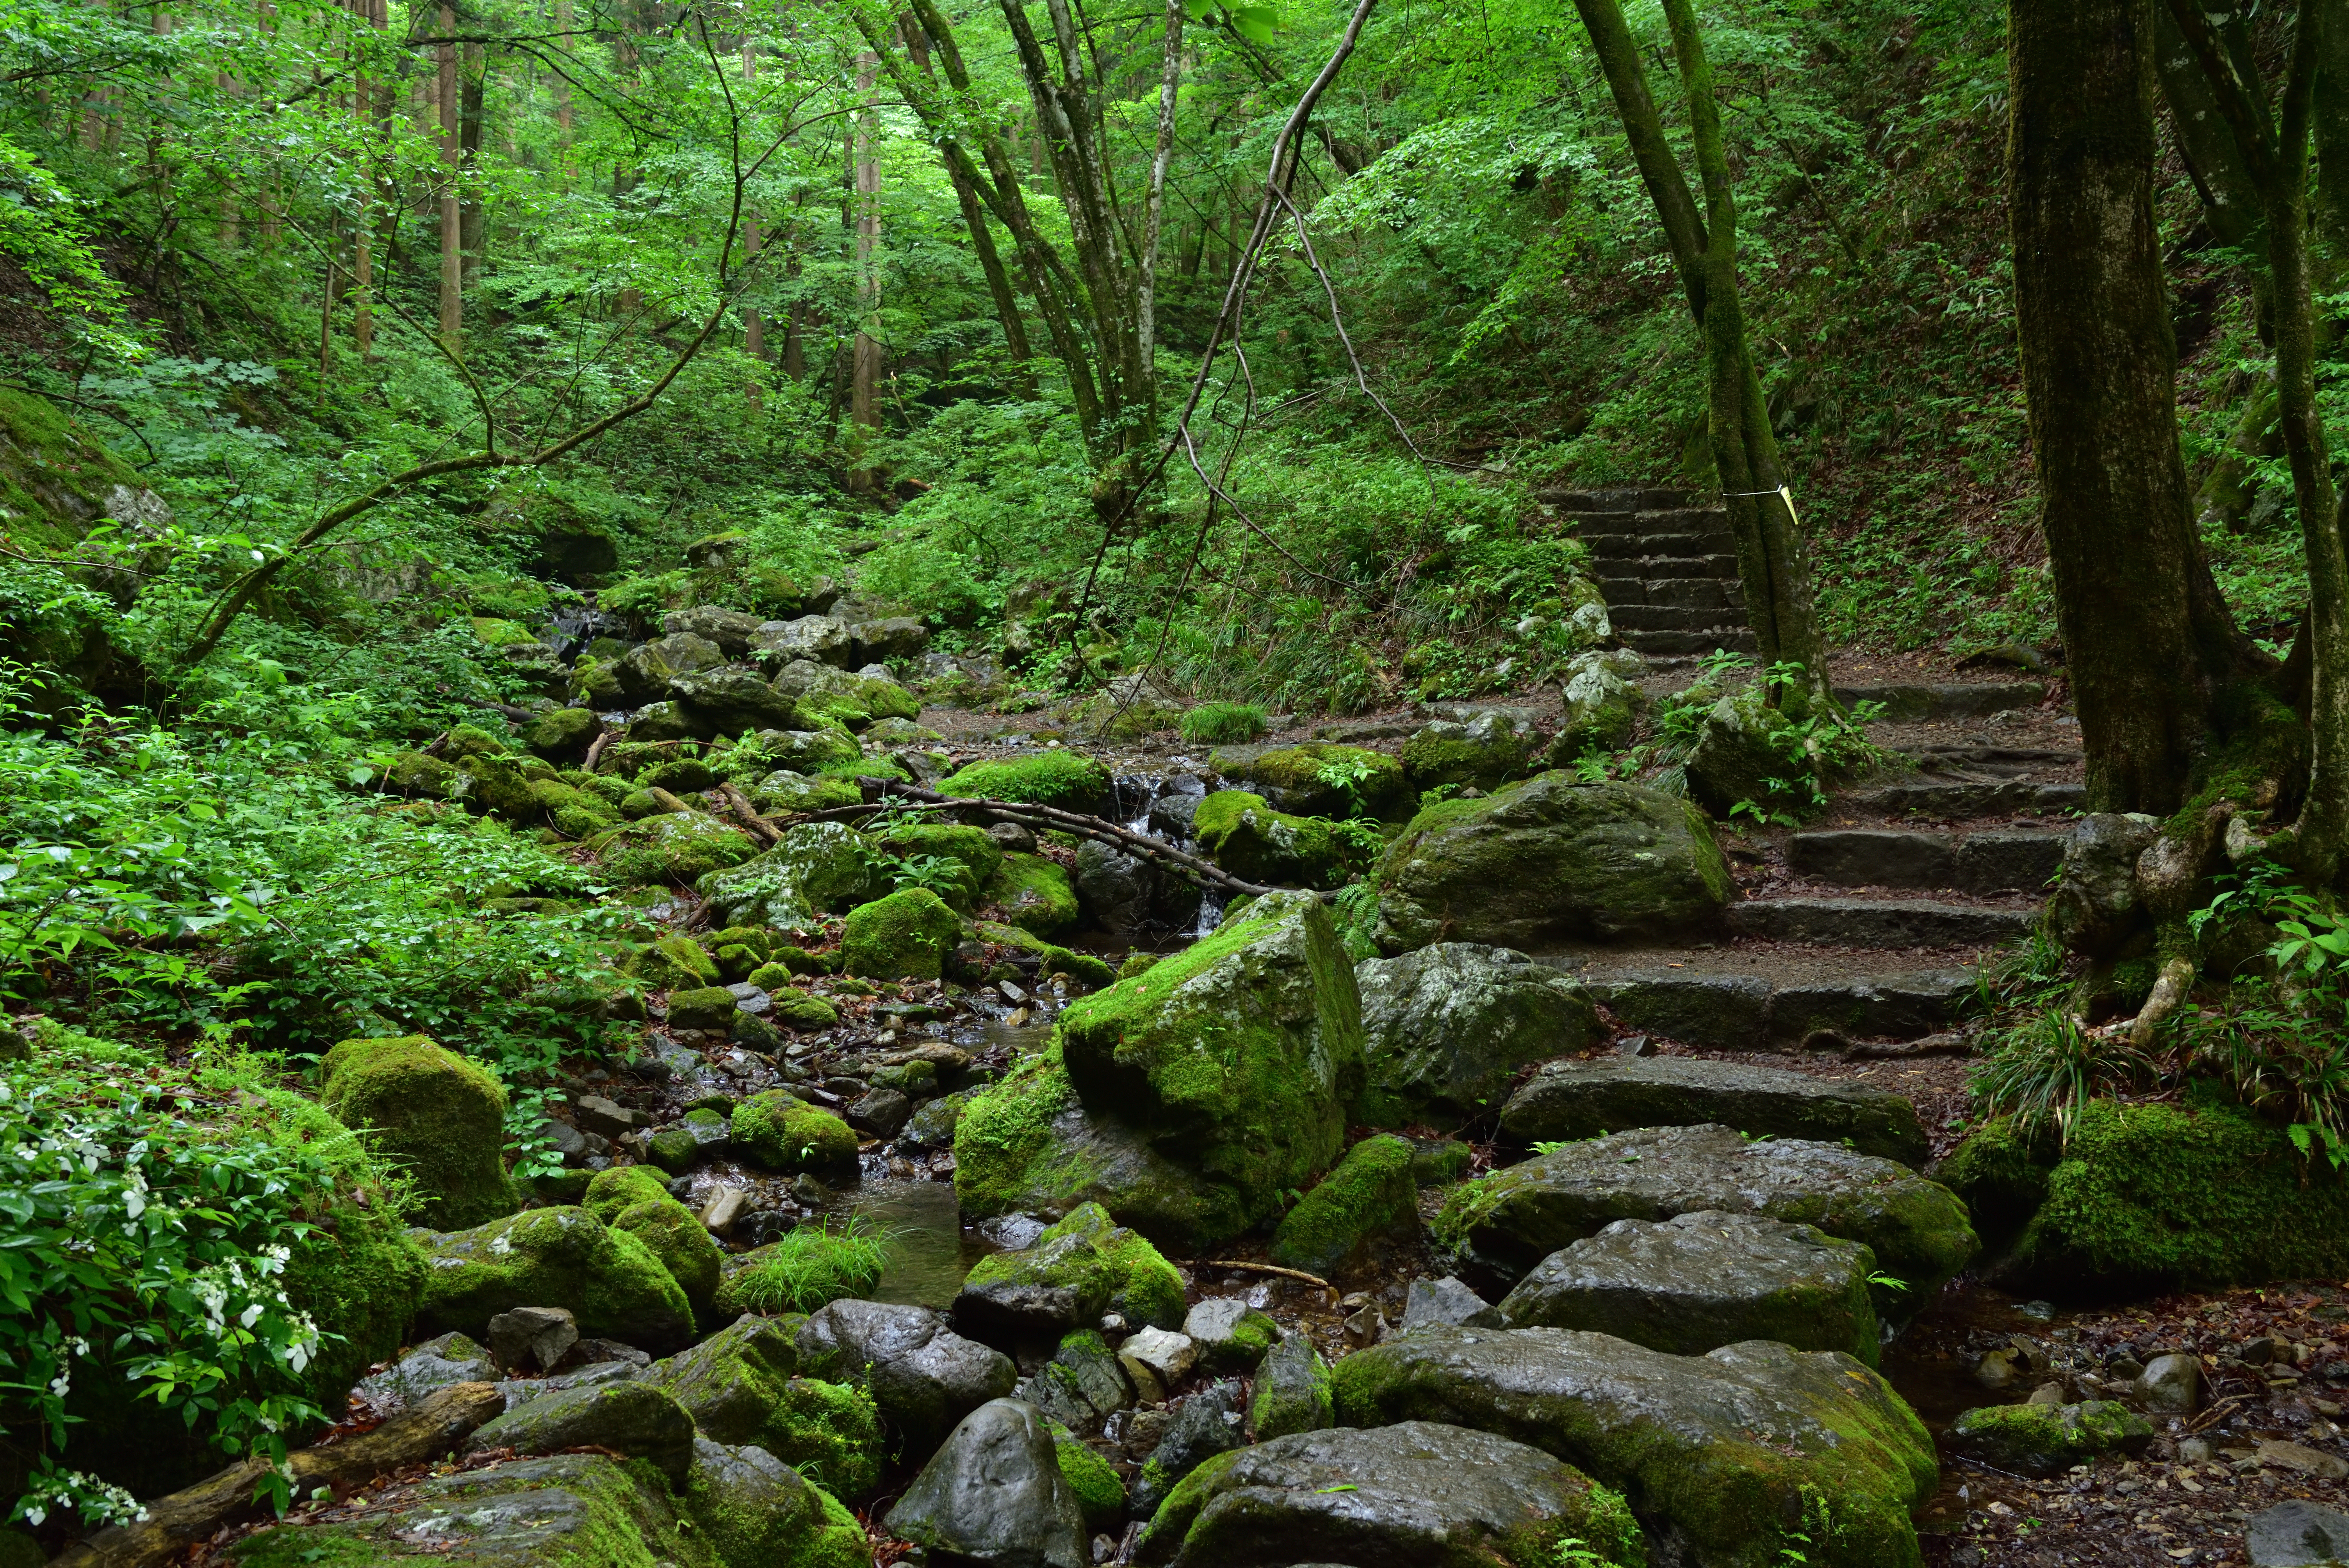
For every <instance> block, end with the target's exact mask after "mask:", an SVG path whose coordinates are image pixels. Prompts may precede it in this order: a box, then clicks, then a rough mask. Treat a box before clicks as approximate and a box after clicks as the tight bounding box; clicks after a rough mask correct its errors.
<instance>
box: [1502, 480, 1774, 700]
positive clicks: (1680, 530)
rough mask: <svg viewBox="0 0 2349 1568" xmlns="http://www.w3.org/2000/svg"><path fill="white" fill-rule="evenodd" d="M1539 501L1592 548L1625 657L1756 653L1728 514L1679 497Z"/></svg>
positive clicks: (1595, 495)
mask: <svg viewBox="0 0 2349 1568" xmlns="http://www.w3.org/2000/svg"><path fill="white" fill-rule="evenodd" d="M1537 499H1538V500H1541V501H1543V502H1544V503H1545V504H1547V505H1548V506H1550V507H1552V508H1554V509H1556V510H1557V511H1558V512H1559V513H1561V514H1562V515H1563V517H1564V519H1565V520H1566V521H1567V522H1568V524H1569V525H1570V526H1571V527H1572V529H1573V531H1574V533H1575V536H1576V537H1577V538H1578V539H1580V540H1582V541H1583V542H1585V543H1587V544H1588V545H1589V546H1590V569H1591V573H1592V575H1593V577H1594V578H1595V579H1596V580H1597V582H1598V583H1599V592H1600V593H1603V594H1605V595H1606V598H1607V614H1608V617H1609V619H1610V620H1612V621H1613V622H1614V624H1615V634H1616V635H1617V636H1618V637H1619V639H1620V640H1621V641H1622V644H1623V645H1624V646H1625V647H1627V648H1636V649H1638V650H1639V651H1640V653H1641V654H1644V655H1647V656H1648V657H1649V658H1651V659H1676V658H1687V657H1693V656H1699V655H1704V654H1709V653H1712V652H1713V650H1715V649H1716V648H1724V649H1727V650H1729V651H1730V652H1732V653H1740V654H1751V653H1753V652H1754V634H1753V633H1752V632H1751V631H1749V630H1748V629H1747V628H1746V625H1745V598H1744V593H1743V591H1742V590H1741V589H1740V588H1739V586H1738V581H1737V546H1736V544H1735V542H1733V540H1732V539H1731V538H1730V533H1729V514H1728V513H1727V512H1725V511H1718V510H1708V509H1706V508H1702V507H1700V506H1698V505H1697V504H1696V501H1695V500H1694V498H1693V497H1691V496H1688V495H1686V494H1683V493H1682V492H1681V491H1679V490H1544V491H1542V492H1541V493H1540V495H1539V496H1538V497H1537Z"/></svg>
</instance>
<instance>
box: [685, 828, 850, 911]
mask: <svg viewBox="0 0 2349 1568" xmlns="http://www.w3.org/2000/svg"><path fill="white" fill-rule="evenodd" d="M886 885H887V884H886V883H885V882H883V881H882V880H881V879H880V878H879V877H878V876H877V875H876V874H875V872H874V867H873V855H872V851H871V848H870V846H869V845H867V844H866V843H865V841H864V840H863V839H862V838H860V837H858V836H857V834H856V833H854V831H852V830H850V829H848V828H846V827H844V826H843V825H842V824H841V823H838V822H802V823H801V824H800V825H799V826H798V827H796V828H793V829H792V830H789V831H787V832H786V833H784V834H783V837H782V840H781V842H779V843H777V844H776V845H775V847H774V848H773V849H771V850H769V851H767V852H766V853H764V854H762V855H760V856H758V857H757V858H755V859H753V860H749V861H743V862H742V863H741V864H740V865H738V866H734V867H732V868H731V869H730V870H726V871H721V872H716V873H714V874H712V875H710V876H708V877H705V878H703V879H702V882H701V884H700V892H701V895H702V897H703V898H705V899H707V900H708V901H709V910H710V913H711V914H712V915H713V916H714V917H715V918H716V920H717V921H719V922H722V923H725V924H727V925H769V926H772V927H774V928H775V929H776V930H778V931H784V932H791V933H794V934H803V933H808V932H812V931H815V930H818V929H819V928H821V926H822V924H823V919H822V917H823V915H825V914H827V913H839V912H841V911H843V910H847V909H851V908H854V906H855V905H857V904H860V903H864V901H865V900H867V899H870V898H873V897H874V896H875V895H876V894H878V893H880V892H883V891H885V888H886Z"/></svg>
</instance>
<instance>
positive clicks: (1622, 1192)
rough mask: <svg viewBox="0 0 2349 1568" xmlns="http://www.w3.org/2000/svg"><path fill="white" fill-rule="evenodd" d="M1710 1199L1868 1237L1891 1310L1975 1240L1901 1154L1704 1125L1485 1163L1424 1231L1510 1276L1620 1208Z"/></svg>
mask: <svg viewBox="0 0 2349 1568" xmlns="http://www.w3.org/2000/svg"><path fill="white" fill-rule="evenodd" d="M1708 1209H1719V1210H1723V1211H1725V1212H1732V1213H1749V1214H1764V1215H1767V1216H1769V1217H1770V1218H1772V1219H1774V1220H1785V1221H1789V1222H1795V1223H1800V1224H1806V1225H1816V1226H1817V1227H1818V1228H1819V1229H1820V1230H1822V1231H1825V1232H1826V1233H1827V1234H1828V1235H1831V1236H1840V1237H1842V1238H1843V1239H1845V1240H1846V1241H1854V1242H1862V1243H1866V1244H1867V1245H1868V1247H1869V1248H1871V1249H1872V1250H1873V1251H1874V1252H1875V1253H1876V1261H1877V1264H1878V1266H1879V1267H1881V1268H1883V1269H1885V1270H1887V1271H1889V1274H1890V1275H1891V1276H1892V1277H1893V1278H1895V1279H1898V1280H1899V1281H1900V1282H1901V1284H1900V1285H1899V1287H1895V1286H1893V1285H1889V1284H1888V1285H1885V1286H1882V1287H1881V1288H1882V1290H1883V1291H1884V1293H1885V1294H1883V1295H1879V1296H1878V1307H1879V1310H1883V1311H1886V1312H1887V1313H1888V1315H1891V1316H1894V1317H1896V1318H1905V1317H1907V1316H1909V1315H1913V1314H1914V1313H1915V1312H1916V1311H1917V1310H1918V1309H1919V1308H1920V1307H1921V1306H1922V1305H1924V1304H1926V1303H1929V1302H1930V1301H1931V1300H1932V1299H1933V1297H1934V1296H1935V1295H1936V1294H1938V1293H1939V1292H1940V1288H1941V1286H1942V1284H1945V1283H1946V1282H1947V1281H1949V1280H1950V1279H1951V1278H1952V1277H1953V1276H1955V1275H1956V1274H1957V1272H1958V1271H1959V1270H1960V1269H1962V1268H1964V1267H1965V1266H1966V1264H1968V1263H1970V1262H1971V1261H1972V1259H1973V1255H1974V1253H1975V1252H1976V1251H1977V1250H1979V1246H1980V1243H1979V1242H1978V1241H1977V1240H1976V1238H1975V1235H1974V1232H1973V1226H1972V1225H1971V1222H1969V1220H1968V1216H1967V1213H1966V1206H1965V1205H1964V1204H1963V1203H1961V1202H1959V1201H1958V1199H1957V1197H1956V1195H1955V1194H1953V1193H1952V1192H1951V1191H1950V1190H1949V1189H1948V1188H1946V1187H1943V1186H1940V1184H1938V1183H1936V1182H1932V1181H1926V1180H1925V1179H1924V1178H1923V1177H1921V1176H1920V1175H1918V1174H1917V1173H1916V1172H1914V1171H1910V1170H1909V1169H1907V1168H1906V1167H1905V1166H1901V1165H1897V1164H1895V1163H1894V1162H1893V1161H1889V1160H1879V1159H1878V1158H1876V1157H1875V1156H1873V1155H1868V1154H1861V1153H1858V1152H1857V1151H1856V1150H1849V1149H1846V1148H1843V1147H1842V1146H1841V1145H1839V1144H1832V1143H1806V1142H1801V1141H1797V1140H1791V1139H1774V1140H1764V1141H1758V1142H1750V1141H1748V1140H1745V1139H1744V1138H1742V1137H1740V1136H1739V1135H1738V1134H1737V1133H1736V1132H1735V1131H1734V1130H1732V1129H1730V1128H1726V1127H1711V1126H1708V1127H1669V1128H1648V1129H1642V1130H1639V1131H1636V1132H1619V1133H1614V1134H1612V1135H1610V1136H1609V1137H1605V1138H1594V1139H1589V1140H1586V1141H1583V1142H1580V1143H1569V1144H1568V1145H1567V1146H1566V1147H1565V1148H1563V1149H1560V1150H1557V1151H1555V1152H1553V1153H1549V1154H1545V1155H1541V1156H1539V1157H1537V1158H1536V1159H1533V1160H1528V1161H1526V1162H1525V1163H1524V1164H1522V1165H1512V1166H1510V1167H1509V1168H1508V1169H1506V1170H1505V1171H1495V1172H1494V1173H1493V1174H1492V1175H1490V1176H1486V1177H1484V1178H1482V1179H1481V1180H1479V1181H1472V1182H1470V1183H1468V1184H1467V1185H1466V1186H1464V1187H1462V1188H1461V1189H1460V1190H1459V1191H1456V1192H1455V1193H1454V1194H1453V1196H1452V1198H1451V1200H1450V1202H1447V1203H1446V1204H1445V1205H1444V1212H1443V1214H1442V1215H1441V1216H1440V1217H1439V1218H1438V1220H1437V1222H1436V1226H1435V1231H1436V1235H1437V1237H1438V1239H1439V1240H1441V1241H1443V1242H1445V1243H1450V1244H1453V1245H1456V1246H1458V1247H1460V1248H1462V1249H1463V1251H1464V1253H1466V1254H1467V1256H1468V1257H1469V1259H1470V1260H1471V1261H1472V1262H1473V1263H1474V1264H1476V1265H1478V1266H1480V1267H1482V1268H1483V1269H1485V1270H1486V1271H1488V1272H1490V1273H1491V1274H1495V1275H1497V1276H1499V1277H1502V1278H1506V1279H1512V1280H1514V1279H1516V1277H1518V1276H1520V1275H1522V1274H1525V1273H1526V1271H1527V1270H1529V1269H1531V1268H1532V1267H1533V1265H1534V1264H1537V1263H1539V1262H1540V1261H1541V1260H1542V1259H1543V1258H1546V1257H1547V1256H1548V1255H1549V1254H1550V1253H1554V1252H1556V1251H1557V1250H1558V1249H1559V1248H1560V1247H1563V1246H1566V1245H1568V1243H1573V1242H1578V1241H1580V1240H1581V1239H1582V1238H1584V1237H1585V1236H1594V1235H1597V1234H1598V1233H1599V1232H1600V1231H1602V1230H1604V1229H1605V1228H1606V1227H1607V1226H1609V1225H1610V1224H1613V1223H1614V1222H1616V1221H1618V1220H1669V1219H1671V1218H1672V1217H1673V1216H1674V1215H1676V1214H1687V1213H1693V1212H1698V1211H1700V1210H1708Z"/></svg>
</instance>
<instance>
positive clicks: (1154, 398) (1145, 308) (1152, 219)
mask: <svg viewBox="0 0 2349 1568" xmlns="http://www.w3.org/2000/svg"><path fill="white" fill-rule="evenodd" d="M1182 87H1183V0H1166V68H1165V74H1164V76H1163V77H1161V78H1160V80H1159V84H1158V147H1157V151H1156V153H1155V155H1154V157H1153V158H1152V159H1151V160H1150V186H1149V189H1148V191H1146V192H1145V194H1144V196H1143V210H1142V262H1141V265H1140V267H1139V268H1137V269H1136V270H1137V271H1138V272H1139V273H1141V277H1140V280H1139V282H1138V283H1137V284H1136V286H1135V289H1134V302H1135V303H1134V313H1133V315H1134V322H1133V332H1134V336H1135V337H1136V338H1137V339H1138V340H1139V341H1140V344H1141V353H1140V358H1141V361H1142V374H1143V378H1144V382H1145V386H1144V393H1145V396H1146V397H1147V398H1148V400H1149V403H1150V407H1151V409H1152V421H1151V422H1152V423H1153V424H1155V423H1156V422H1157V419H1156V410H1157V406H1158V377H1157V364H1156V361H1155V355H1156V352H1157V347H1158V225H1159V222H1160V220H1161V219H1162V217H1163V216H1164V211H1165V205H1166V165H1167V164H1168V162H1169V161H1171V160H1173V158H1174V105H1175V100H1176V98H1177V97H1178V96H1179V95H1180V93H1181V90H1182Z"/></svg>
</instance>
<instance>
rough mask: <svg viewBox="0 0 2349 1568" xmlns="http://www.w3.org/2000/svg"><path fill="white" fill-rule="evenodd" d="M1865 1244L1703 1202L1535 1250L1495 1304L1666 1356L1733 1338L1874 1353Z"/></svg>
mask: <svg viewBox="0 0 2349 1568" xmlns="http://www.w3.org/2000/svg"><path fill="white" fill-rule="evenodd" d="M1875 1272H1876V1254H1875V1253H1872V1252H1870V1251H1869V1250H1868V1248H1867V1247H1866V1246H1863V1245H1862V1244H1861V1243H1857V1242H1843V1241H1837V1239H1836V1238H1834V1237H1833V1236H1830V1235H1828V1234H1827V1233H1825V1232H1824V1231H1820V1230H1818V1229H1816V1228H1815V1227H1813V1226H1810V1225H1790V1224H1788V1223H1786V1222H1785V1221H1783V1220H1772V1219H1765V1218H1764V1217H1763V1216H1761V1215H1758V1214H1732V1213H1723V1212H1719V1211H1717V1210H1702V1211H1699V1212H1694V1213H1688V1214H1678V1215H1675V1216H1673V1217H1672V1218H1671V1219H1669V1220H1666V1221H1664V1222H1662V1223H1661V1224H1653V1223H1651V1222H1648V1221H1645V1220H1618V1221H1616V1222H1614V1223H1613V1224H1611V1225H1609V1226H1608V1227H1607V1228H1606V1229H1605V1230H1603V1231H1601V1232H1599V1233H1598V1234H1597V1235H1595V1236H1586V1237H1585V1238H1583V1239H1582V1240H1581V1241H1578V1242H1574V1243H1569V1244H1568V1245H1567V1246H1564V1247H1561V1248H1559V1249H1558V1250H1557V1252H1554V1253H1550V1255H1549V1256H1547V1258H1544V1259H1543V1260H1542V1261H1541V1262H1540V1263H1539V1264H1537V1265H1536V1266H1535V1268H1534V1271H1533V1273H1531V1274H1527V1275H1526V1277H1525V1278H1523V1279H1521V1280H1519V1281H1518V1282H1517V1285H1516V1289H1515V1290H1512V1291H1511V1292H1509V1294H1508V1295H1507V1296H1506V1298H1504V1299H1503V1301H1502V1302H1501V1305H1499V1307H1498V1308H1496V1309H1495V1313H1494V1316H1495V1317H1496V1318H1497V1319H1498V1320H1499V1326H1501V1327H1503V1328H1581V1329H1588V1330H1590V1331H1592V1332H1593V1333H1598V1334H1611V1335H1613V1336H1616V1337H1617V1338H1618V1339H1628V1340H1630V1341H1631V1342H1632V1343H1633V1344H1635V1345H1644V1346H1647V1347H1648V1348H1649V1349H1651V1350H1664V1351H1669V1352H1671V1354H1672V1355H1675V1356H1702V1355H1703V1354H1704V1353H1705V1352H1706V1351H1708V1350H1714V1349H1718V1348H1719V1347H1720V1346H1723V1345H1734V1344H1736V1343H1737V1342H1738V1341H1739V1340H1741V1339H1775V1340H1778V1341H1780V1342H1781V1343H1783V1344H1786V1345H1791V1346H1794V1347H1795V1349H1797V1350H1840V1351H1843V1352H1844V1353H1845V1354H1847V1355H1848V1356H1851V1357H1854V1358H1856V1359H1857V1360H1860V1361H1864V1362H1866V1363H1868V1365H1869V1366H1870V1367H1873V1366H1875V1365H1876V1357H1877V1349H1878V1339H1877V1328H1876V1305H1875V1302H1874V1301H1873V1300H1872V1299H1871V1298H1870V1296H1869V1295H1868V1275H1870V1274H1874V1273H1875Z"/></svg>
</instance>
